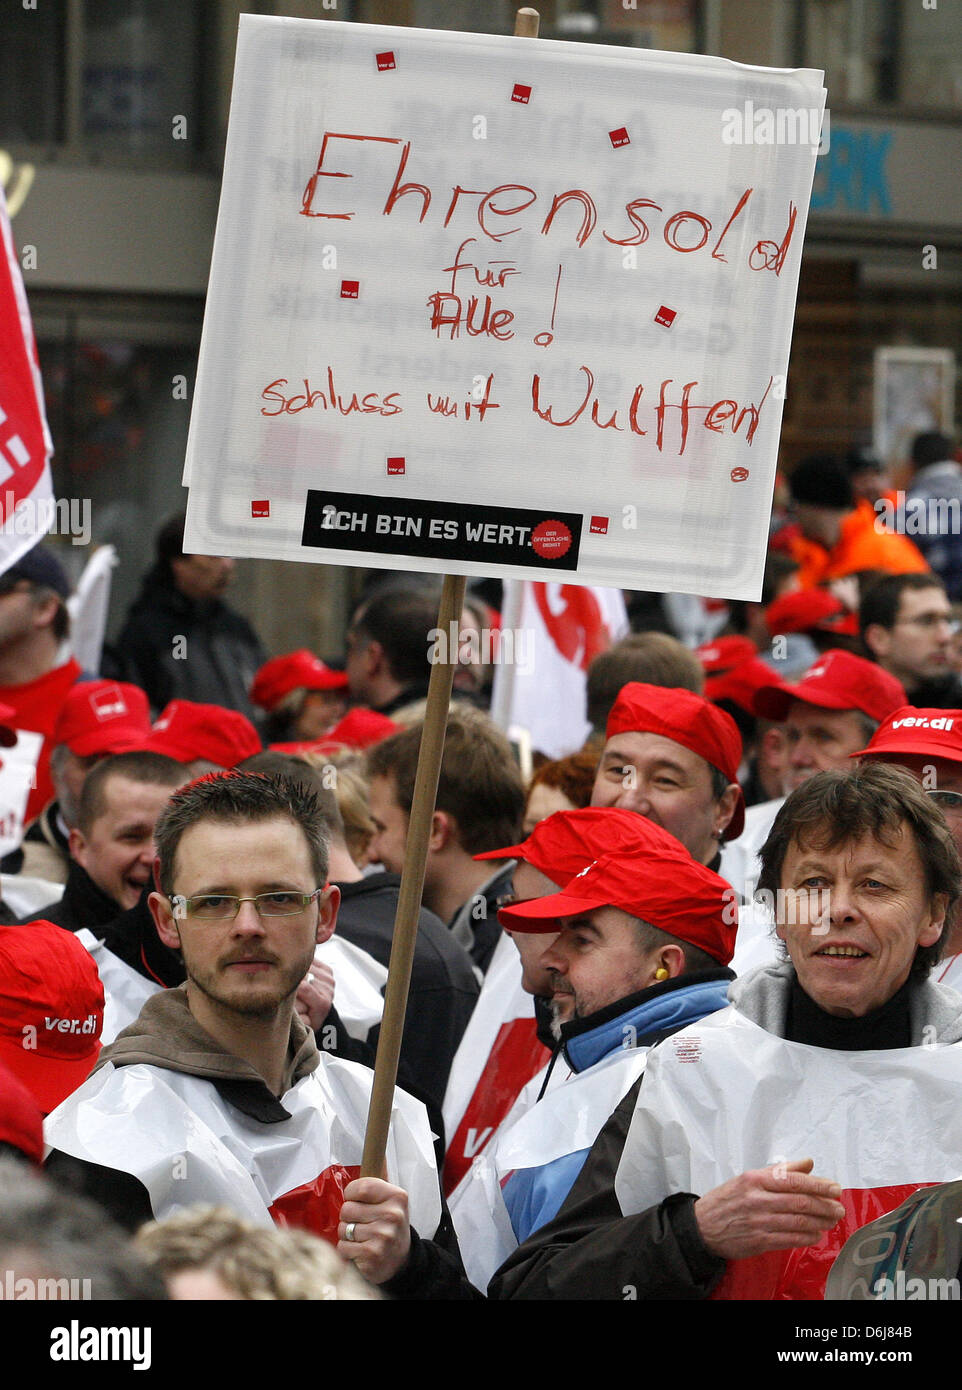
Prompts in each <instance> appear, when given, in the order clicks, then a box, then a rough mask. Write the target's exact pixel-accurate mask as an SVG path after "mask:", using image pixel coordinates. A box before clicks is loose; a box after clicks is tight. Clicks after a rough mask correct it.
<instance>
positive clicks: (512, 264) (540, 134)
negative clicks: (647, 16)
mask: <svg viewBox="0 0 962 1390" xmlns="http://www.w3.org/2000/svg"><path fill="white" fill-rule="evenodd" d="M824 95H825V94H824V90H823V88H822V85H821V74H820V73H816V72H813V71H809V70H802V71H782V70H775V69H764V68H749V67H745V66H741V65H739V64H735V63H731V62H728V61H726V60H723V59H720V58H707V57H700V56H697V55H691V54H676V53H658V52H650V51H646V50H642V49H634V48H616V47H608V46H602V45H589V44H578V43H570V42H554V41H545V42H541V41H539V42H536V43H532V42H530V41H528V40H526V39H518V38H514V37H502V36H497V35H479V34H461V33H442V32H429V31H422V30H412V29H401V28H385V27H380V26H373V25H351V24H341V23H336V22H323V23H321V22H317V21H310V20H293V19H276V18H264V17H259V16H251V15H243V16H242V17H241V21H240V32H239V38H238V46H237V64H236V69H235V76H234V89H233V97H232V104H231V118H230V129H229V133H228V142H227V154H226V161H225V168H224V181H223V188H222V193H221V203H220V212H219V216H218V223H217V234H216V239H215V245H214V254H213V261H212V267H211V281H210V291H209V295H208V302H207V312H206V317H205V323H204V335H203V342H202V346H201V355H200V363H199V368H198V378H197V383H196V390H195V396H194V407H193V412H192V418H191V431H190V439H189V444H188V457H187V468H186V472H185V482H187V483H188V484H189V488H190V492H189V505H188V526H187V535H186V541H185V544H186V547H187V549H188V550H189V551H192V552H200V553H214V554H224V555H243V556H258V557H262V558H270V559H295V560H301V561H324V562H329V563H336V564H348V565H371V566H386V567H390V568H396V569H411V570H420V571H431V572H435V573H448V572H458V573H462V574H485V575H497V576H500V577H502V578H518V579H541V580H544V579H546V578H551V577H553V576H558V577H559V578H563V579H564V580H565V581H566V582H569V583H578V584H592V585H603V586H615V587H617V586H621V585H627V586H630V587H634V588H645V589H657V590H662V591H664V590H675V591H678V592H686V593H698V594H705V595H712V596H720V597H727V598H743V599H757V598H758V597H759V594H760V587H761V578H762V569H763V563H764V554H765V543H766V539H767V527H768V518H769V511H770V504H771V493H772V485H773V478H774V469H775V460H776V452H777V445H778V434H779V425H780V420H781V410H782V401H783V399H784V395H785V377H786V373H787V366H788V352H789V342H790V336H791V326H792V319H793V314H794V304H795V292H796V286H797V280H798V272H799V265H800V258H801V250H802V238H803V233H804V227H805V220H806V213H807V208H808V201H809V195H810V191H811V185H812V177H813V173H814V166H815V149H816V147H815V144H814V143H813V137H814V140H817V136H818V128H819V125H820V121H821V115H822V110H823V106H824ZM789 118H791V119H789Z"/></svg>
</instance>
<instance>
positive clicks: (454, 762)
mask: <svg viewBox="0 0 962 1390" xmlns="http://www.w3.org/2000/svg"><path fill="white" fill-rule="evenodd" d="M421 727H422V726H421V725H420V724H416V725H413V726H412V727H411V728H410V729H404V730H403V731H402V732H401V733H399V734H392V735H391V737H390V738H386V739H384V740H383V741H382V742H381V743H378V744H375V746H374V747H373V748H372V749H371V750H370V752H369V753H368V755H367V775H368V777H389V778H390V777H393V779H394V783H395V788H396V796H397V802H398V805H399V806H400V807H401V809H402V810H403V811H404V812H405V813H406V814H408V815H410V812H411V804H412V802H413V800H414V775H415V772H416V771H417V762H418V752H419V750H420V747H421ZM435 805H436V806H437V809H438V810H439V811H446V812H447V813H448V814H449V815H451V816H453V817H454V819H455V820H456V821H457V825H458V838H459V840H460V844H461V848H462V849H463V850H465V852H466V853H468V854H481V853H482V852H483V851H484V850H488V849H497V848H498V847H499V846H500V845H513V844H516V843H517V840H518V837H519V835H520V833H521V818H522V816H523V814H524V788H523V786H522V782H521V773H520V772H519V770H518V765H517V763H516V762H515V761H514V756H513V754H512V752H511V745H510V743H509V742H508V740H507V739H506V738H505V736H504V734H503V733H502V732H501V730H500V729H498V728H497V726H496V725H495V724H493V723H492V722H491V720H490V719H489V718H488V717H487V715H485V714H482V712H481V711H480V710H476V709H473V708H472V707H471V706H461V707H459V708H458V709H456V710H455V709H452V710H451V712H450V713H449V715H448V727H447V730H446V732H445V735H444V751H443V752H442V754H441V775H440V778H439V780H438V795H437V801H436V802H435Z"/></svg>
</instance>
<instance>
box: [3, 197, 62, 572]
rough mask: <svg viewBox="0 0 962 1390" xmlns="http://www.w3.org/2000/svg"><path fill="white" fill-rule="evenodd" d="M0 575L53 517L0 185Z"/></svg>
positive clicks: (25, 317)
mask: <svg viewBox="0 0 962 1390" xmlns="http://www.w3.org/2000/svg"><path fill="white" fill-rule="evenodd" d="M0 239H2V241H3V249H2V254H0V574H2V573H3V572H4V571H5V570H8V569H10V567H11V565H14V564H16V562H17V560H19V559H20V557H21V555H24V554H26V552H27V551H28V550H30V549H32V547H33V546H34V545H36V543H37V541H38V540H39V538H40V537H41V536H42V535H44V534H45V533H46V532H47V531H48V530H49V529H50V524H51V522H52V521H53V518H54V508H53V483H52V481H51V477H50V455H51V454H52V453H53V444H52V442H51V439H50V431H49V430H48V428H47V417H46V413H45V411H44V403H43V385H42V383H41V380H40V365H39V363H38V361H37V347H36V344H35V342H34V337H33V327H32V325H31V322H30V309H29V306H28V304H27V294H26V291H25V289H24V287H23V276H22V275H21V273H20V262H19V261H18V260H17V250H16V247H15V245H14V241H13V232H12V230H11V227H10V219H9V217H8V216H7V205H6V202H5V200H4V196H3V189H2V187H0Z"/></svg>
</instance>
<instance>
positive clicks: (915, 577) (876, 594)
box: [858, 572, 945, 658]
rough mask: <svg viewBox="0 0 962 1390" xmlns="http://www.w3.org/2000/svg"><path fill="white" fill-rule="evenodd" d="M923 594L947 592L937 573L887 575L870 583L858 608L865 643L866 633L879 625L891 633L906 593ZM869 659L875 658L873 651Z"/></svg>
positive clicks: (860, 629)
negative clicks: (927, 590)
mask: <svg viewBox="0 0 962 1390" xmlns="http://www.w3.org/2000/svg"><path fill="white" fill-rule="evenodd" d="M909 589H911V590H913V591H915V592H919V591H921V590H922V589H941V591H942V593H943V594H944V593H945V585H944V584H943V582H942V580H941V579H940V578H939V576H938V575H937V574H933V573H931V572H930V573H927V574H918V573H913V574H884V575H883V576H882V577H881V579H877V580H876V581H875V583H874V584H870V585H869V587H868V588H867V589H866V590H865V593H864V594H862V596H861V598H860V599H859V605H858V630H859V632H860V634H861V637H862V642H863V643H864V642H865V630H866V628H869V627H871V626H872V624H873V623H878V625H879V626H880V627H885V628H888V629H889V630H891V629H892V628H893V627H894V626H895V624H896V622H897V620H898V616H899V608H900V607H901V605H902V595H903V594H904V593H905V592H906V590H909ZM869 657H870V658H871V657H872V654H871V652H869Z"/></svg>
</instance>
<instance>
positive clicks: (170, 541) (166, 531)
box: [154, 512, 187, 574]
mask: <svg viewBox="0 0 962 1390" xmlns="http://www.w3.org/2000/svg"><path fill="white" fill-rule="evenodd" d="M186 525H187V513H186V512H177V514H176V515H175V516H171V517H168V518H167V520H166V521H165V522H164V524H163V526H161V528H160V530H159V531H158V532H157V536H156V538H155V540H154V549H155V553H156V556H157V564H158V565H159V566H160V567H161V569H163V570H166V572H167V573H168V574H169V573H170V562H171V560H177V559H179V558H180V556H181V555H183V553H184V529H185V527H186Z"/></svg>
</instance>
